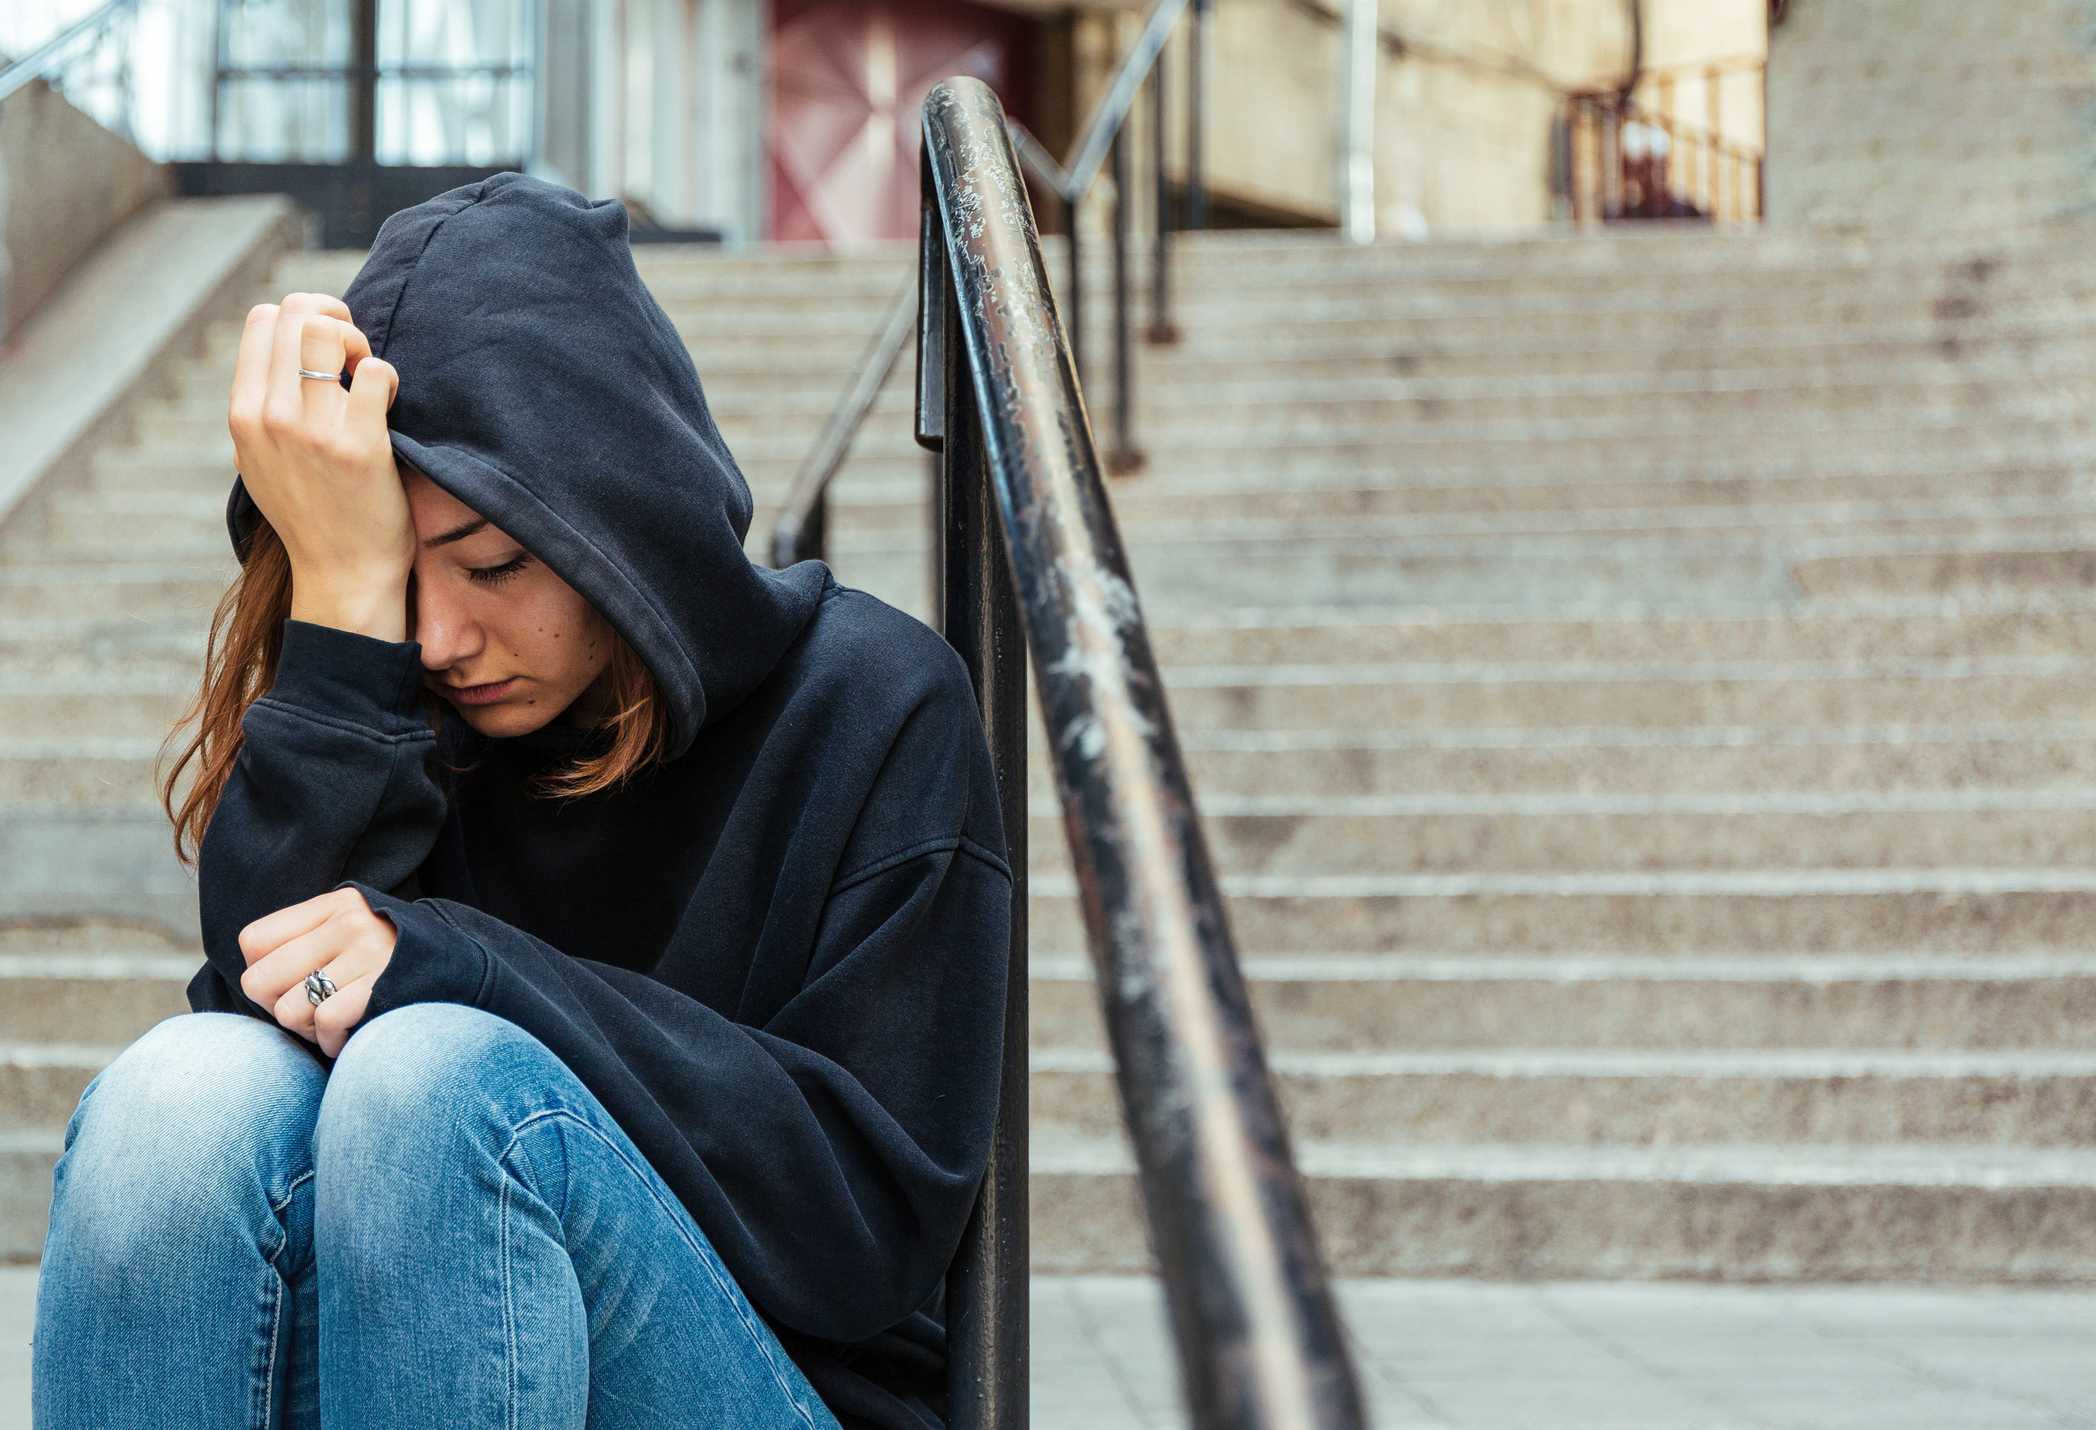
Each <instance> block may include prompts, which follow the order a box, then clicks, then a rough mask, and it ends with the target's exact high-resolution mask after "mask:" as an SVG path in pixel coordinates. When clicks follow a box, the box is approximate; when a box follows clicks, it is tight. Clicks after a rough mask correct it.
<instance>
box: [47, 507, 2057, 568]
mask: <svg viewBox="0 0 2096 1430" xmlns="http://www.w3.org/2000/svg"><path fill="white" fill-rule="evenodd" d="M1334 495H1335V496H1336V495H1338V494H1334ZM1356 495H1358V496H1365V495H1366V494H1356ZM1384 495H1385V496H1386V499H1385V500H1383V501H1381V502H1378V503H1376V505H1380V506H1383V507H1384V508H1386V509H1384V510H1380V511H1378V510H1359V509H1357V510H1355V511H1352V512H1347V511H1345V510H1343V509H1337V510H1335V508H1343V507H1344V506H1345V505H1353V506H1356V507H1357V508H1359V507H1361V506H1366V505H1368V504H1369V503H1368V502H1366V501H1359V500H1357V501H1355V502H1351V503H1348V502H1342V501H1333V502H1330V503H1325V502H1315V503H1313V502H1310V501H1301V502H1298V503H1296V504H1295V505H1296V506H1297V507H1298V510H1296V511H1294V512H1288V511H1285V510H1283V511H1279V512H1274V511H1269V512H1267V513H1264V514H1260V515H1224V514H1221V513H1220V512H1216V508H1218V507H1220V508H1221V509H1222V511H1230V510H1232V509H1235V510H1240V511H1241V510H1244V509H1245V508H1246V507H1248V506H1256V503H1247V502H1244V501H1242V500H1241V499H1240V500H1238V501H1236V502H1224V501H1218V502H1215V503H1211V504H1203V505H1197V506H1196V507H1195V508H1194V512H1193V513H1188V512H1186V511H1185V510H1184V508H1182V507H1181V506H1180V505H1179V504H1178V503H1177V502H1175V501H1173V500H1172V499H1171V498H1169V497H1164V496H1160V497H1159V498H1158V499H1156V500H1154V501H1151V502H1147V503H1143V502H1135V503H1130V504H1129V505H1130V507H1131V508H1132V509H1131V510H1128V511H1123V512H1121V513H1120V522H1121V527H1122V530H1123V531H1124V532H1125V533H1127V535H1128V536H1129V538H1130V539H1131V540H1132V541H1136V542H1140V543H1141V544H1142V545H1144V546H1145V547H1147V548H1150V549H1153V550H1158V549H1163V548H1165V547H1168V546H1172V545H1179V544H1184V543H1186V542H1215V541H1222V542H1232V543H1239V542H1260V543H1273V544H1275V545H1279V544H1281V543H1289V544H1291V545H1293V546H1294V547H1296V548H1297V549H1298V550H1299V551H1307V552H1311V553H1315V552H1316V551H1317V550H1318V543H1320V542H1324V541H1330V540H1333V539H1340V540H1343V541H1344V542H1345V544H1346V549H1347V550H1349V551H1352V550H1354V549H1356V548H1357V547H1358V545H1359V543H1361V542H1364V541H1370V540H1387V541H1390V542H1395V543H1403V544H1419V543H1434V542H1438V541H1442V540H1448V539H1458V540H1463V539H1471V538H1485V539H1490V540H1504V539H1512V538H1548V537H1559V536H1568V537H1574V538H1589V537H1595V536H1608V537H1646V536H1651V535H1655V534H1664V536H1665V537H1666V538H1667V539H1670V540H1671V539H1675V538H1690V539H1697V538H1726V537H1732V536H1735V535H1738V536H1761V537H1764V538H1767V537H1781V538H1794V539H1799V540H1808V541H1826V540H1843V541H1850V542H1853V541H1858V540H1867V539H1870V538H1873V537H1904V536H1924V535H1936V536H1955V537H1967V538H1971V539H1972V540H1973V541H1975V542H1978V541H1985V540H1989V539H1995V540H1999V539H2002V538H2007V537H2013V536H2015V535H2016V534H2018V533H2020V532H2040V533H2048V534H2059V533H2063V532H2096V494H2092V495H2090V496H2081V495H2074V496H2067V497H2044V496H2032V497H2009V496H1999V497H1995V498H1993V499H1991V500H1986V499H1978V498H1973V497H1964V496H1959V497H1921V498H1908V499H1893V500H1886V501H1875V502H1770V503H1758V504H1754V505H1729V504H1713V505H1690V504H1683V503H1674V504H1668V505H1662V506H1655V507H1613V508H1607V507H1603V508H1575V509H1571V510H1566V509H1563V508H1552V507H1540V506H1539V507H1522V506H1511V507H1498V506H1491V505H1488V504H1487V503H1484V502H1477V503H1475V506H1476V507H1478V508H1483V509H1472V510H1444V511H1418V510H1406V509H1404V503H1403V501H1402V499H1401V497H1400V496H1399V494H1395V493H1391V494H1384ZM1480 495H1481V494H1480ZM224 507H225V502H224V498H223V496H219V495H199V494H192V493H188V492H176V491H168V490H161V491H157V492H155V491H147V492H124V491H119V492H110V491H106V490H90V491H87V492H82V493H79V494H77V495H66V496H61V497H54V498H53V499H52V501H51V503H50V506H49V508H48V515H47V520H46V523H45V526H44V531H43V534H42V537H41V540H40V541H39V550H40V551H41V552H42V553H43V554H44V555H45V557H46V558H47V559H48V558H57V559H65V558H67V557H74V558H76V559H77V558H81V557H89V556H96V555H100V556H105V557H107V556H114V555H118V554H122V553H133V554H135V555H137V556H140V557H143V556H145V555H147V554H148V553H152V554H157V555H159V556H160V557H161V558H162V559H176V558H179V557H184V556H195V557H198V558H200V559H204V560H209V559H211V558H212V557H214V556H216V555H218V554H219V553H221V552H222V551H224V550H226V549H227V548H226V541H227V537H226V525H225V514H224ZM1211 512H1213V513H1215V514H1210V513H1211ZM1195 513H1199V514H1195ZM764 514H765V515H766V516H769V515H770V512H769V511H767V512H765V513H764ZM836 515H837V520H836V521H835V522H834V523H833V531H832V535H831V537H830V540H829V543H828V547H827V549H828V550H829V551H831V552H834V553H836V554H838V555H839V556H845V555H851V554H856V553H858V552H860V551H866V550H873V551H883V550H889V549H894V545H895V540H896V536H897V534H898V533H900V534H903V535H904V536H905V537H906V538H907V541H908V543H909V546H908V549H912V550H914V549H916V547H917V544H918V543H919V542H920V541H921V540H922V539H923V538H924V534H925V530H926V527H927V517H926V508H925V505H924V501H923V499H922V498H921V497H919V498H918V499H916V500H913V501H910V502H907V503H901V504H896V505H892V506H891V505H883V506H881V507H877V508H873V509H871V510H870V511H868V512H867V513H866V516H867V518H868V519H866V520H860V519H859V517H860V515H861V513H860V512H859V511H857V510H856V509H855V508H854V507H853V506H851V505H850V504H848V503H846V502H843V501H842V500H840V501H839V503H838V506H837V512H836ZM769 524H770V523H769V522H768V521H767V522H765V523H762V524H760V523H755V522H753V523H752V529H753V530H758V531H762V530H764V529H766V527H768V526H769ZM1400 554H1402V553H1400Z"/></svg>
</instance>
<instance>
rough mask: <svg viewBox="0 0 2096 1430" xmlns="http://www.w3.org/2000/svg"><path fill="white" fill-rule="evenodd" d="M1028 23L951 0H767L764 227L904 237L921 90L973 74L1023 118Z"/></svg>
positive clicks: (810, 234)
mask: <svg viewBox="0 0 2096 1430" xmlns="http://www.w3.org/2000/svg"><path fill="white" fill-rule="evenodd" d="M1032 29H1033V25H1032V22H1031V21H1028V20H1025V19H1023V18H1021V17H1019V16H1017V15H1008V14H1005V13H1003V12H1002V11H998V10H990V9H986V8H984V7H983V6H980V5H969V4H964V3H962V0H773V5H772V35H771V66H772V84H771V96H772V97H771V124H770V133H769V136H768V141H769V146H770V150H771V230H770V231H771V237H773V238H775V239H802V240H807V239H814V240H820V241H824V242H828V243H834V244H842V245H850V244H855V243H871V242H877V241H879V240H881V239H892V238H915V237H916V236H917V149H918V145H919V139H920V136H919V124H920V122H921V114H922V110H923V105H924V96H925V95H926V94H927V93H928V92H930V90H931V87H932V86H933V85H934V84H936V83H938V82H939V81H940V80H942V79H945V78H947V77H949V76H951V75H957V74H966V75H973V76H975V77H976V78H977V79H980V80H982V81H984V82H985V83H987V84H988V85H990V87H991V88H993V89H995V90H996V91H997V93H998V95H999V97H1000V98H1002V99H1003V101H1004V107H1005V110H1006V112H1007V113H1009V114H1011V115H1012V116H1013V117H1014V118H1018V119H1024V118H1025V117H1026V107H1025V100H1026V98H1027V95H1026V93H1025V89H1026V86H1027V81H1028V79H1030V77H1031V55H1030V54H1029V52H1028V41H1029V40H1030V38H1031V35H1032Z"/></svg>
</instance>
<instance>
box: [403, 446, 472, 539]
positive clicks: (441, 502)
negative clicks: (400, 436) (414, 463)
mask: <svg viewBox="0 0 2096 1430" xmlns="http://www.w3.org/2000/svg"><path fill="white" fill-rule="evenodd" d="M400 480H401V484H402V485H403V486H404V487H405V488H406V489H407V494H408V510H409V511H410V512H411V513H412V514H413V516H414V520H415V536H416V538H417V539H418V540H422V541H427V540H429V538H431V537H432V536H437V535H440V534H441V533H443V532H447V531H454V530H456V529H457V528H459V527H461V526H463V525H465V524H466V523H467V522H469V521H476V520H478V519H479V517H480V513H479V512H477V511H475V510H473V508H472V507H470V506H467V505H466V504H465V503H464V502H462V501H460V500H459V499H458V498H457V497H455V496H453V495H452V494H451V493H450V492H447V491H445V490H444V489H443V488H442V487H440V486H438V485H437V484H436V483H435V482H433V481H431V480H430V479H429V478H428V477H425V476H423V475H422V473H420V472H418V471H416V470H415V469H414V468H413V467H410V466H408V465H406V464H405V463H403V464H401V467H400Z"/></svg>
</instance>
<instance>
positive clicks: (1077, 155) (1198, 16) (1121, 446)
mask: <svg viewBox="0 0 2096 1430" xmlns="http://www.w3.org/2000/svg"><path fill="white" fill-rule="evenodd" d="M1189 3H1191V5H1192V8H1193V13H1194V81H1193V83H1192V84H1191V85H1189V86H1188V95H1187V105H1188V108H1187V217H1188V222H1187V227H1189V228H1203V227H1206V226H1207V213H1208V205H1207V196H1206V192H1205V190H1204V189H1203V186H1202V180H1201V167H1200V159H1201V100H1202V93H1201V91H1202V89H1203V87H1204V83H1205V81H1204V77H1203V76H1204V73H1205V68H1206V54H1207V23H1208V15H1209V11H1210V7H1211V4H1212V0H1157V4H1156V5H1155V6H1154V7H1152V9H1151V11H1150V17H1149V19H1148V20H1146V21H1145V22H1144V24H1143V32H1142V34H1141V35H1140V36H1139V37H1138V38H1137V40H1136V42H1135V45H1134V47H1133V48H1132V49H1130V50H1129V51H1128V53H1127V55H1126V56H1124V57H1123V58H1122V61H1121V67H1120V69H1119V70H1117V71H1116V72H1115V74H1114V78H1113V83H1111V84H1109V85H1108V86H1107V87H1106V93H1105V94H1103V95H1101V96H1100V98H1099V103H1098V106H1097V107H1096V108H1095V109H1093V111H1092V117H1091V121H1090V122H1089V123H1088V124H1086V125H1085V128H1084V133H1083V134H1082V135H1081V136H1079V138H1078V140H1077V143H1076V145H1075V147H1073V148H1072V149H1071V151H1070V158H1069V160H1068V162H1066V163H1057V162H1056V159H1055V157H1054V155H1052V154H1050V153H1049V152H1048V149H1047V146H1046V145H1044V144H1042V143H1041V141H1040V140H1039V139H1037V138H1035V137H1034V135H1033V134H1032V133H1031V132H1030V131H1028V129H1027V128H1026V126H1025V125H1023V124H1020V123H1018V122H1016V121H1010V120H1008V121H1007V127H1008V128H1009V129H1010V131H1011V138H1012V145H1013V148H1014V151H1015V152H1016V154H1017V156H1018V161H1019V163H1020V164H1022V165H1023V166H1024V167H1025V168H1026V170H1027V171H1028V172H1029V173H1031V174H1032V175H1033V176H1034V177H1035V178H1036V179H1038V180H1039V181H1040V182H1041V183H1042V184H1043V185H1044V186H1045V187H1047V189H1048V190H1049V191H1050V192H1051V193H1053V194H1054V195H1055V196H1056V197H1057V198H1059V199H1061V200H1062V201H1063V206H1064V212H1065V214H1066V215H1067V220H1068V221H1067V222H1066V223H1065V224H1064V230H1065V232H1066V233H1067V235H1068V238H1067V242H1068V245H1069V275H1070V277H1069V283H1068V285H1067V292H1068V296H1069V302H1068V307H1067V311H1066V312H1065V314H1064V320H1065V322H1064V325H1065V327H1066V328H1067V330H1068V332H1069V336H1070V351H1071V353H1072V355H1073V361H1074V362H1075V363H1076V366H1077V370H1078V372H1079V373H1080V375H1081V374H1082V373H1083V370H1084V254H1083V245H1082V243H1081V241H1080V236H1079V234H1078V228H1077V210H1078V206H1079V205H1081V204H1082V203H1083V202H1084V196H1085V195H1086V194H1088V193H1090V192H1091V188H1092V184H1093V182H1094V181H1096V180H1097V179H1098V177H1099V170H1100V168H1101V166H1102V165H1104V164H1105V163H1106V162H1107V161H1108V159H1109V158H1110V159H1111V160H1112V163H1113V168H1114V218H1113V228H1114V444H1113V451H1112V454H1111V455H1110V457H1109V458H1108V465H1109V466H1110V468H1111V469H1112V470H1113V471H1115V472H1132V471H1135V470H1138V469H1139V468H1140V467H1141V466H1142V464H1143V455H1142V452H1141V450H1140V449H1139V448H1138V447H1137V446H1136V444H1135V431H1134V421H1135V418H1134V406H1135V397H1134V372H1133V359H1132V356H1131V353H1130V342H1129V307H1130V301H1129V284H1128V162H1127V153H1126V151H1125V149H1124V148H1123V146H1122V144H1121V130H1122V128H1123V126H1125V125H1126V123H1127V122H1128V112H1129V111H1130V110H1131V109H1133V108H1134V107H1135V99H1136V95H1137V94H1139V93H1140V92H1141V91H1142V87H1143V81H1144V80H1146V79H1147V80H1149V81H1150V82H1151V99H1152V111H1151V113H1152V121H1151V125H1150V131H1151V132H1150V142H1151V147H1152V150H1153V166H1154V168H1155V169H1156V180H1157V246H1156V248H1155V249H1154V250H1152V253H1151V263H1152V264H1153V269H1152V283H1151V314H1150V338H1151V341H1153V342H1163V341H1169V340H1170V339H1171V338H1172V337H1174V336H1176V329H1175V328H1174V327H1173V324H1172V320H1171V311H1170V304H1171V284H1170V281H1169V279H1168V277H1167V273H1168V264H1169V262H1170V255H1169V248H1170V239H1169V237H1168V233H1169V229H1170V223H1169V221H1168V210H1169V208H1170V202H1169V197H1168V191H1167V186H1166V182H1165V166H1164V72H1163V70H1162V69H1160V68H1159V66H1158V59H1159V58H1160V57H1161V56H1162V55H1163V54H1164V47H1165V42H1166V41H1167V40H1169V39H1170V38H1171V34H1172V28H1173V26H1175V25H1177V24H1178V23H1179V16H1180V15H1181V14H1182V13H1183V12H1184V11H1185V10H1186V9H1187V7H1188V5H1189Z"/></svg>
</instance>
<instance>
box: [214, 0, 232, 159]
mask: <svg viewBox="0 0 2096 1430" xmlns="http://www.w3.org/2000/svg"><path fill="white" fill-rule="evenodd" d="M229 3H230V0H218V3H217V4H216V5H213V6H212V7H211V55H212V60H211V149H210V157H211V162H212V163H214V164H216V163H217V162H218V111H219V104H220V96H221V95H222V94H223V93H224V92H225V87H226V70H227V69H228V68H229V66H228V65H227V64H226V6H227V5H228V4H229Z"/></svg>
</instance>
